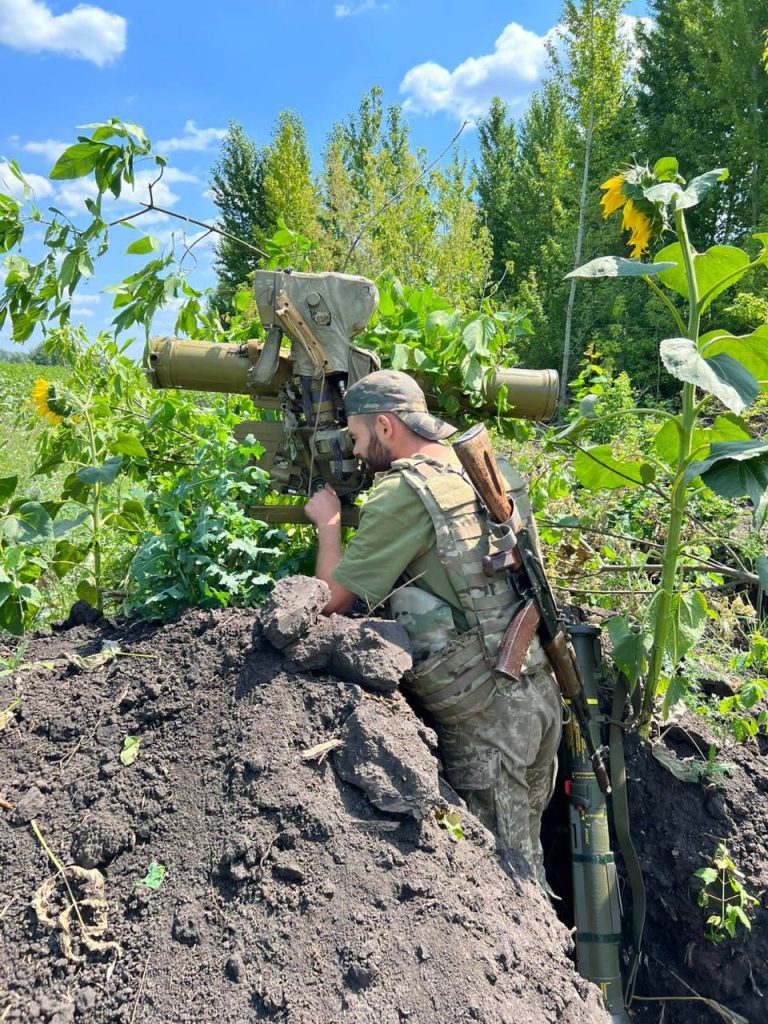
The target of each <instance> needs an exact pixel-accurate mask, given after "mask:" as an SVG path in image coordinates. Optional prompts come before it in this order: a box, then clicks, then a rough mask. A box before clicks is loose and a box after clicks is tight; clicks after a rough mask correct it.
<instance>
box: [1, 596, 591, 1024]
mask: <svg viewBox="0 0 768 1024" xmlns="http://www.w3.org/2000/svg"><path fill="white" fill-rule="evenodd" d="M355 628H358V627H355ZM324 629H325V632H326V633H327V627H324ZM366 629H367V631H366ZM385 632H386V631H385ZM377 636H378V634H377V632H376V630H374V629H372V628H368V627H365V628H364V627H359V637H360V639H359V642H360V643H361V644H362V645H363V648H364V649H365V652H366V653H365V658H366V662H367V663H368V662H370V663H371V664H373V663H375V664H376V673H377V674H378V675H377V678H379V677H380V679H379V690H380V691H381V692H378V693H373V694H372V693H368V692H366V691H364V690H363V689H361V687H360V686H358V685H357V684H356V683H354V682H349V681H341V680H340V679H338V678H337V677H336V676H334V675H332V674H330V672H329V670H328V669H327V668H326V669H323V668H322V667H321V668H319V669H317V671H316V672H315V674H311V673H310V672H309V671H308V670H307V669H306V668H305V669H301V668H299V667H298V665H299V663H301V664H304V665H306V664H308V663H313V658H314V659H315V662H314V663H315V664H319V665H321V666H322V665H323V664H326V663H331V664H332V663H333V657H334V654H336V658H337V661H339V663H343V665H344V666H346V667H345V668H344V669H343V671H344V672H345V673H347V672H349V671H350V668H349V663H350V658H349V650H350V643H347V644H346V645H339V644H337V643H336V642H335V641H331V642H328V636H327V635H325V638H324V640H323V644H324V647H323V650H324V651H325V654H322V652H321V654H320V655H319V654H318V653H317V650H314V653H313V651H311V650H308V649H307V646H306V645H304V646H302V644H301V643H300V642H297V641H294V642H293V646H292V647H291V645H290V644H289V645H288V649H287V650H286V653H285V654H283V653H279V652H278V651H276V650H275V649H274V648H273V647H272V646H271V645H270V644H269V643H268V642H267V641H266V640H265V639H264V638H263V636H262V634H261V627H260V624H259V621H258V619H257V616H256V615H255V613H253V612H243V611H239V612H238V611H230V612H201V611H190V612H187V613H185V614H183V615H182V616H180V617H179V618H178V619H177V620H176V621H174V622H172V623H170V624H167V625H165V626H162V627H159V628H150V627H147V626H144V625H140V624H133V625H130V624H128V625H122V626H116V625H114V624H110V623H108V622H106V621H104V620H102V621H101V622H99V623H82V622H81V623H80V624H78V625H73V626H72V627H71V628H69V629H68V630H66V631H62V632H60V633H58V634H54V635H53V636H50V637H43V638H35V639H33V641H32V642H31V643H30V645H29V647H28V648H27V649H26V650H25V652H24V656H23V658H24V662H26V663H27V664H29V663H37V664H36V666H35V667H33V668H26V669H24V670H21V671H17V672H16V673H15V674H14V675H13V676H11V677H6V678H5V679H2V680H0V708H4V707H6V706H7V705H8V704H10V703H11V701H12V700H14V699H15V698H16V697H20V702H19V703H18V705H17V706H16V707H15V708H14V709H13V711H12V713H11V715H10V717H9V718H8V717H7V718H6V721H5V724H4V727H3V728H2V731H0V778H1V779H2V795H3V797H4V798H5V799H6V800H7V801H9V802H10V803H11V804H12V805H13V810H3V811H0V815H2V817H0V866H1V867H2V886H1V890H2V891H1V892H0V935H1V936H2V941H3V944H4V949H3V951H2V952H0V962H1V963H2V965H3V968H2V974H3V977H2V979H1V980H0V1019H2V1020H4V1021H8V1022H21V1021H24V1022H27V1021H42V1022H47V1024H70V1022H78V1021H81V1020H82V1021H87V1022H89V1024H107V1022H109V1024H113V1022H114V1024H117V1022H123V1024H138V1022H142V1024H173V1022H187V1021H190V1022H191V1021H201V1020H216V1021H217V1024H230V1022H231V1024H235V1022H237V1024H239V1022H246V1021H254V1020H273V1021H286V1022H290V1024H300V1022H301V1024H309V1022H313V1024H314V1022H318V1024H319V1022H322V1024H328V1022H336V1021H339V1022H341V1021H347V1022H355V1024H358V1022H360V1024H362V1022H367V1021H371V1022H374V1021H375V1022H376V1024H389V1022H392V1024H400V1022H404V1021H407V1022H409V1024H435V1022H438V1024H439V1022H446V1024H448V1022H451V1024H458V1022H463V1021H467V1022H469V1021H485V1022H488V1024H491V1022H508V1024H513V1022H514V1024H547V1022H554V1021H561V1022H567V1024H604V1022H606V1021H607V1020H608V1017H607V1015H606V1014H605V1013H604V1011H603V1010H602V1009H601V1008H600V1003H599V997H598V992H597V989H596V988H594V987H593V986H591V985H589V984H587V983H586V982H585V981H583V980H582V979H581V978H580V977H579V976H578V975H577V974H576V973H575V971H574V969H573V966H572V964H571V962H570V960H569V958H568V954H569V952H570V946H571V943H570V938H569V935H568V932H567V931H566V929H565V928H564V927H563V926H562V925H561V924H560V923H559V922H558V920H557V918H556V916H555V915H554V913H553V912H552V910H551V908H550V906H549V904H548V903H547V901H546V900H545V899H544V898H543V896H542V894H541V892H540V891H539V889H538V888H537V887H536V886H535V885H534V884H533V883H532V882H531V881H530V879H529V878H528V877H526V874H525V872H524V871H522V870H521V872H520V873H519V874H518V875H510V874H507V873H505V872H504V871H503V870H502V868H501V867H500V865H499V862H498V860H497V858H496V857H495V854H494V842H493V839H492V837H491V835H490V834H489V833H488V832H487V831H485V830H484V829H483V828H482V827H481V826H480V825H479V824H478V823H477V822H476V821H475V820H474V819H473V818H472V817H471V816H470V815H469V814H468V813H466V812H465V811H464V812H462V815H461V818H462V826H463V828H464V838H463V839H459V840H457V839H456V838H454V836H453V835H452V834H451V833H450V832H449V831H447V830H446V829H444V828H441V827H440V826H439V824H438V822H437V820H436V818H435V815H434V808H435V807H440V806H441V802H443V801H444V799H445V798H446V797H448V798H452V797H451V793H450V791H449V790H448V788H447V787H446V786H445V784H444V783H443V782H442V781H441V780H440V778H439V776H438V767H437V761H436V759H435V756H434V737H433V736H432V734H431V733H430V732H429V730H427V729H425V727H424V726H423V725H422V724H421V723H420V722H419V721H418V719H417V718H416V717H415V716H414V715H413V713H412V712H411V711H410V709H409V708H408V707H407V705H406V704H405V703H404V702H403V701H402V700H400V699H398V697H397V696H396V695H394V696H386V695H385V694H386V691H387V685H386V679H387V668H388V665H389V662H387V659H386V658H384V659H383V660H382V657H381V650H382V648H381V646H380V644H379V640H382V642H385V643H394V642H395V641H396V637H393V635H392V634H391V632H389V633H387V635H386V636H385V637H383V639H382V638H381V637H379V638H378V639H377ZM105 645H106V646H105ZM310 646H311V645H310ZM395 646H396V643H395ZM337 647H338V650H337ZM371 652H374V653H373V654H372V653H371ZM291 654H292V655H293V656H294V659H295V660H291V658H290V655H291ZM374 654H375V656H374ZM318 659H319V660H318ZM395 660H397V659H395ZM385 662H386V664H385ZM41 663H42V664H41ZM340 671H341V670H340ZM381 680H383V683H382V682H381ZM127 737H137V738H138V740H139V743H138V747H137V746H136V744H135V743H132V742H131V743H129V744H128V745H126V749H125V751H124V752H123V758H124V760H130V758H131V756H132V753H135V752H136V751H137V750H138V754H137V756H136V758H135V760H134V761H133V763H130V764H124V763H122V762H121V751H123V747H124V741H125V740H126V738H127ZM329 741H337V742H335V743H331V742H329ZM320 744H325V746H323V747H320V748H319V749H317V748H318V746H319V745H320ZM313 748H315V749H313ZM35 826H36V827H37V830H38V831H37V832H36V831H35ZM44 843H45V844H47V846H48V847H49V848H50V851H51V853H52V854H53V855H55V856H56V857H57V858H58V859H59V860H60V861H61V862H62V863H63V864H64V865H78V866H79V869H80V870H78V871H74V870H68V871H67V872H66V877H67V880H68V883H69V886H70V888H71V890H72V895H73V896H74V898H75V900H76V901H77V907H76V908H73V906H72V899H71V897H70V895H69V894H68V892H67V890H66V888H65V887H64V885H62V879H61V877H59V878H52V876H53V875H55V873H56V871H55V868H54V865H53V863H52V861H51V858H50V856H49V854H48V853H47V852H46V850H45V849H44V846H43V844H44ZM163 868H164V869H165V875H164V877H162V869H163ZM142 879H143V880H145V883H148V884H145V883H142V882H141V880H142ZM152 886H156V887H155V888H153V887H152ZM36 894H37V896H36ZM33 904H36V909H35V907H33ZM79 916H81V917H82V922H81V921H80V920H79V919H78V918H79ZM114 944H118V945H119V950H118V949H117V948H116V947H115V945H114Z"/></svg>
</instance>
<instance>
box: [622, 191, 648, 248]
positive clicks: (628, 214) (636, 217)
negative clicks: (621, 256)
mask: <svg viewBox="0 0 768 1024" xmlns="http://www.w3.org/2000/svg"><path fill="white" fill-rule="evenodd" d="M621 226H622V228H623V229H624V230H625V231H629V233H630V235H629V244H630V246H631V247H632V255H633V256H635V257H636V258H638V259H639V258H640V257H641V256H642V255H643V253H644V252H647V250H648V244H649V242H650V241H651V222H650V221H649V220H648V218H647V217H646V216H645V214H644V213H642V212H641V211H640V210H638V208H637V206H636V204H635V203H633V202H632V200H631V199H628V200H627V202H626V204H625V205H624V213H623V214H622V216H621Z"/></svg>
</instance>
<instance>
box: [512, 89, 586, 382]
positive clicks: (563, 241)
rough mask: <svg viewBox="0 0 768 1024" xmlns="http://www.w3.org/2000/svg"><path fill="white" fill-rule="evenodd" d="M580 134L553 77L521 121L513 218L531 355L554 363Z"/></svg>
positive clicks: (571, 237) (563, 299) (538, 361)
mask: <svg viewBox="0 0 768 1024" xmlns="http://www.w3.org/2000/svg"><path fill="white" fill-rule="evenodd" d="M577 141H578V140H577V138H576V137H575V131H574V126H573V123H572V121H571V120H570V118H569V116H568V112H567V109H566V104H565V96H564V94H563V89H562V87H561V85H560V84H559V83H558V82H557V81H556V80H555V79H550V80H548V81H547V82H545V83H544V85H543V86H542V88H541V89H540V90H539V91H537V92H536V93H534V95H533V96H532V97H531V101H530V103H529V105H528V109H527V110H526V112H525V116H524V117H523V120H522V122H521V125H520V132H519V148H518V167H517V172H516V175H515V179H514V192H513V199H512V202H511V203H510V214H509V215H510V217H511V219H512V221H513V222H514V224H515V225H516V231H517V235H518V237H519V238H520V239H521V244H520V246H519V249H518V251H517V257H516V261H515V277H514V283H515V289H516V293H517V296H518V301H519V302H520V304H521V305H524V306H526V307H528V308H529V309H530V310H531V320H532V323H533V326H534V336H533V338H532V339H531V341H530V343H529V350H528V351H527V352H526V359H527V360H528V361H529V362H530V363H531V364H533V365H550V366H551V365H552V363H553V361H554V360H555V359H556V358H557V357H558V356H559V354H560V345H561V339H562V337H563V328H564V322H565V320H564V310H565V307H566V301H567V285H566V284H565V282H564V281H563V276H564V275H565V274H566V273H567V271H568V270H569V269H570V260H571V258H572V256H571V254H572V252H573V240H574V230H573V226H572V225H573V217H574V214H575V211H576V196H575V194H576V185H575V178H574V149H575V147H576V145H577Z"/></svg>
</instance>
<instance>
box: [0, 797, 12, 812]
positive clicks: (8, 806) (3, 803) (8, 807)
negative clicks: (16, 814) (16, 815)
mask: <svg viewBox="0 0 768 1024" xmlns="http://www.w3.org/2000/svg"><path fill="white" fill-rule="evenodd" d="M0 807H2V809H3V810H4V811H12V810H13V804H12V803H10V802H9V801H8V800H6V799H5V797H2V796H0Z"/></svg>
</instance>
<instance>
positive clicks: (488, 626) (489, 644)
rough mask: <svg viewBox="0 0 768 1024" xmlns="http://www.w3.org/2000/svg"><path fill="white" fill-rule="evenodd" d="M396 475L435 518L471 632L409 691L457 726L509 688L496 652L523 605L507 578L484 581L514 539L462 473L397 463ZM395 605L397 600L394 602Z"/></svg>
mask: <svg viewBox="0 0 768 1024" xmlns="http://www.w3.org/2000/svg"><path fill="white" fill-rule="evenodd" d="M392 469H393V470H395V471H396V472H398V473H399V474H400V475H401V476H402V478H403V479H404V480H405V481H406V482H407V483H408V484H409V485H410V486H411V487H412V488H413V489H414V491H416V493H417V494H418V496H419V498H420V499H421V501H422V502H423V503H424V507H425V508H426V510H427V512H428V513H429V516H430V518H431V520H432V524H433V526H434V528H435V543H436V551H437V557H438V558H439V560H440V562H441V563H442V565H443V567H444V568H445V570H446V572H447V574H448V578H449V580H450V582H451V585H452V587H453V589H454V590H455V591H456V594H457V596H458V598H459V601H460V603H461V608H462V611H463V612H464V615H465V617H466V619H467V622H468V624H469V629H468V630H467V632H465V633H462V634H461V636H459V637H458V638H457V639H455V640H453V641H452V642H450V643H449V644H448V645H447V646H446V647H445V648H444V649H443V650H441V651H439V652H438V653H436V654H433V655H432V656H431V657H429V658H427V660H426V661H423V662H421V663H420V664H418V665H416V666H415V667H414V668H413V669H412V670H411V671H410V672H408V673H407V674H406V677H405V679H404V683H403V685H404V688H405V690H406V691H407V692H408V693H410V694H412V695H413V697H414V698H415V699H416V700H417V702H418V703H419V704H421V706H422V707H423V708H424V710H425V711H426V712H428V714H430V715H431V716H432V717H433V718H434V719H435V720H436V721H437V722H438V723H440V724H442V725H456V724H458V723H460V722H464V721H466V720H467V719H468V718H471V717H472V716H473V715H475V714H477V713H478V712H480V711H484V710H485V709H486V708H487V707H488V706H489V705H490V704H491V702H492V701H493V699H494V697H495V696H496V694H497V692H498V689H499V687H500V686H503V685H505V682H506V681H505V680H504V679H502V678H501V677H497V676H496V674H495V672H494V665H495V661H496V654H497V652H498V648H499V644H500V643H501V639H502V637H503V636H504V632H505V630H506V628H507V626H508V625H509V623H510V622H511V620H512V619H513V617H514V616H515V614H516V613H517V611H518V610H519V608H520V607H521V605H522V599H521V598H520V596H519V595H518V594H517V592H516V591H515V589H514V587H513V586H512V584H511V583H510V581H509V577H508V575H507V573H506V572H503V573H499V574H497V575H496V576H493V577H488V576H486V575H485V574H484V573H483V566H482V560H483V556H484V555H487V554H493V553H495V552H496V551H500V550H504V549H507V548H509V547H511V546H513V538H512V537H511V535H510V531H509V529H508V528H507V527H503V526H501V527H500V526H497V525H496V524H495V523H493V522H491V520H490V519H489V517H488V513H487V512H486V510H485V507H484V506H483V505H482V503H481V502H480V501H479V499H478V497H477V495H476V493H475V490H474V488H473V487H472V485H471V484H470V483H469V481H468V480H467V479H466V477H465V476H464V475H463V473H462V471H461V470H460V469H457V468H455V467H453V466H450V465H448V464H446V463H443V462H440V461H438V460H433V459H424V458H421V459H419V460H410V459H401V460H398V461H397V462H394V463H393V465H392ZM396 600H397V594H395V595H394V598H393V599H391V604H396ZM435 600H436V601H439V599H437V598H435Z"/></svg>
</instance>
